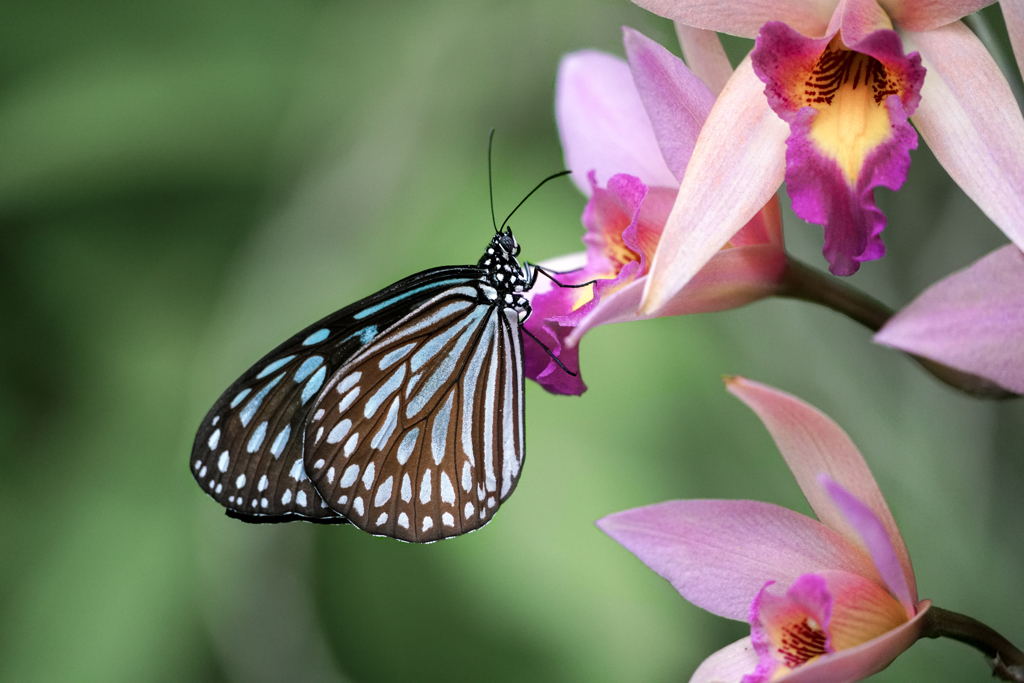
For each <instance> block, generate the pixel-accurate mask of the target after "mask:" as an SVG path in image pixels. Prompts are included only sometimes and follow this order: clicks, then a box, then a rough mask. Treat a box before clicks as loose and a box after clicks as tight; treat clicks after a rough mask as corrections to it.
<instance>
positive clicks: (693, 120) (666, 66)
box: [622, 27, 715, 180]
mask: <svg viewBox="0 0 1024 683" xmlns="http://www.w3.org/2000/svg"><path fill="white" fill-rule="evenodd" d="M622 42H623V43H624V44H625V46H626V56H627V57H628V58H629V68H630V70H631V71H632V72H633V82H634V83H636V89H637V92H639V93H640V100H641V101H642V102H643V103H644V108H645V109H646V110H647V116H648V117H649V118H650V120H651V125H652V127H653V128H654V137H655V138H656V139H657V140H658V145H659V147H661V154H662V156H663V157H664V158H665V162H666V163H667V164H668V167H669V168H670V169H671V170H672V173H673V174H674V175H675V177H676V180H682V178H683V174H684V173H685V172H686V164H687V162H689V161H690V155H691V154H693V146H694V145H695V144H696V143H697V135H698V134H699V133H700V129H701V126H703V125H704V121H705V119H707V117H708V113H709V112H710V111H711V106H712V105H713V104H714V103H715V95H714V94H713V93H712V92H711V91H710V90H709V89H708V86H706V85H704V82H703V81H702V80H700V79H699V78H697V77H696V76H694V75H693V74H692V73H691V72H690V70H689V69H687V68H686V65H685V64H683V60H681V59H679V58H678V57H676V56H675V55H674V54H672V53H671V52H669V51H668V50H666V49H665V48H663V47H662V46H661V45H659V44H658V43H656V42H654V41H653V40H651V39H650V38H648V37H647V36H645V35H643V34H642V33H639V32H637V31H634V30H633V29H631V28H627V27H624V28H623V29H622Z"/></svg>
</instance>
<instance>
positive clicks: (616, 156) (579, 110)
mask: <svg viewBox="0 0 1024 683" xmlns="http://www.w3.org/2000/svg"><path fill="white" fill-rule="evenodd" d="M555 120H556V121H557V123H558V135H559V138H560V139H561V141H562V154H563V155H564V158H565V166H566V168H568V169H570V170H571V171H572V176H571V177H572V180H573V182H574V183H576V187H578V188H579V189H580V191H581V192H583V194H585V195H587V196H588V197H589V196H590V194H591V186H590V182H589V181H588V180H587V175H588V174H589V173H590V171H596V172H597V179H598V182H599V184H601V185H603V184H604V183H605V182H607V181H608V179H609V178H611V177H612V176H613V175H615V174H616V173H628V174H630V175H634V176H637V177H638V178H640V179H641V180H642V181H644V183H646V184H647V185H660V186H666V187H672V186H675V185H676V184H677V182H678V181H677V180H676V178H675V176H674V175H672V171H670V170H669V168H668V166H666V165H665V160H664V159H663V158H662V156H661V150H660V149H659V148H658V141H657V140H656V139H655V138H654V131H653V130H652V129H651V122H650V119H649V118H647V112H646V111H645V110H644V106H643V103H642V102H641V101H640V95H638V94H637V91H636V86H635V85H633V75H632V74H631V73H630V71H629V65H628V64H627V63H626V62H625V61H624V60H622V59H620V58H618V57H614V56H612V55H609V54H606V53H604V52H597V51H595V50H583V51H580V52H572V53H570V54H567V55H566V56H564V57H563V58H562V61H561V63H560V64H559V66H558V75H557V76H556V79H555Z"/></svg>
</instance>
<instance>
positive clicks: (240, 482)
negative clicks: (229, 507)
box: [235, 472, 245, 489]
mask: <svg viewBox="0 0 1024 683" xmlns="http://www.w3.org/2000/svg"><path fill="white" fill-rule="evenodd" d="M243 486H245V473H244V472H243V473H242V474H239V475H238V478H237V479H235V488H236V489H240V488H242V487H243Z"/></svg>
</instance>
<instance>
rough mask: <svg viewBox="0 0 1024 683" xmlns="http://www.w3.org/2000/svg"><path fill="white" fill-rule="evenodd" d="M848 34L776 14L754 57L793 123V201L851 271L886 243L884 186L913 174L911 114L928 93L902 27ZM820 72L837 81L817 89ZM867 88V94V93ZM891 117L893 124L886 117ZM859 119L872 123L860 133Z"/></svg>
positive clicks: (789, 157) (832, 258) (789, 183)
mask: <svg viewBox="0 0 1024 683" xmlns="http://www.w3.org/2000/svg"><path fill="white" fill-rule="evenodd" d="M858 28H859V27H858ZM841 35H842V37H843V39H844V41H845V40H850V42H851V43H852V44H850V45H846V44H845V43H840V44H839V45H836V41H837V40H839V37H838V36H837V35H836V31H834V30H833V31H831V32H830V33H829V34H828V35H826V36H825V37H824V38H819V39H812V38H807V37H804V36H802V35H801V34H799V33H798V32H796V31H795V30H793V29H792V28H791V27H789V26H788V25H786V24H784V23H781V22H771V23H767V24H765V25H764V27H762V29H761V32H760V34H759V35H758V37H757V44H756V47H755V48H754V51H753V52H752V53H751V59H752V62H753V66H754V71H755V72H756V73H757V75H758V77H759V78H760V79H761V80H762V81H764V83H765V95H766V96H767V98H768V102H769V104H770V105H771V107H772V109H773V110H774V111H775V113H776V114H778V115H779V117H780V118H782V119H783V120H784V121H786V122H788V123H789V124H790V131H791V134H790V136H789V139H788V140H787V141H786V146H787V148H786V188H787V190H788V192H789V195H790V197H791V198H792V200H793V210H794V211H795V212H796V214H797V215H798V216H800V217H801V218H803V219H804V220H806V221H809V222H812V223H818V224H820V225H823V226H824V228H825V248H824V250H823V253H824V255H825V258H826V259H827V260H828V262H829V270H831V271H832V273H834V274H836V275H852V274H853V273H855V272H856V271H857V269H858V268H859V267H860V263H861V262H863V261H870V260H874V259H878V258H881V257H882V256H883V255H884V253H885V247H884V245H883V244H882V240H881V237H880V235H881V232H882V230H883V229H884V228H885V216H884V215H883V214H882V212H881V211H880V210H879V209H878V207H877V206H876V205H875V197H874V193H875V188H876V187H886V188H888V189H890V190H898V189H899V188H900V187H901V186H902V185H903V182H904V180H906V177H907V172H908V170H909V169H910V150H912V149H916V148H917V133H916V132H915V131H914V129H913V127H912V126H911V125H910V123H909V122H908V121H907V117H908V116H909V115H910V114H912V113H913V112H914V110H915V109H916V108H917V105H918V102H919V100H920V96H919V90H920V87H921V82H922V81H923V79H924V69H922V68H921V58H920V56H918V55H917V54H916V53H915V54H911V55H904V54H903V46H902V43H901V42H900V38H899V36H898V35H897V34H896V32H895V31H891V30H876V31H871V32H870V33H868V34H867V35H866V36H864V37H862V38H860V39H859V40H856V41H853V40H851V39H850V37H849V36H848V35H846V34H845V33H844V34H841ZM851 35H856V33H855V32H852V31H851ZM862 73H863V75H861V74H862ZM869 75H870V79H871V82H870V83H868V82H867V81H868V80H869ZM836 79H839V80H838V81H837V80H836ZM848 81H853V87H852V88H851V87H849V85H848V84H847V82H848ZM811 82H814V83H824V82H829V83H833V82H834V83H836V84H834V85H829V86H828V87H826V86H824V85H819V86H816V88H817V90H815V91H814V92H812V91H810V90H807V87H806V86H805V85H804V84H805V83H811ZM857 82H860V85H859V87H860V91H858V90H857V88H858V85H857ZM858 92H859V93H865V94H864V95H863V97H867V98H868V99H866V100H864V101H861V99H860V98H861V97H862V95H858V94H857V93H858ZM871 92H873V93H874V100H873V101H872V100H871V99H870V98H869V97H868V95H869V93H871ZM879 108H881V109H879ZM883 110H884V113H883ZM823 117H828V121H829V122H825V121H826V118H823ZM883 117H884V118H885V119H887V120H888V121H887V124H886V125H880V124H881V122H882V118H883ZM836 120H840V121H842V123H840V124H837V123H833V121H836ZM856 126H863V128H864V132H863V133H862V134H861V135H859V136H854V135H852V134H851V130H852V129H853V128H854V127H856Z"/></svg>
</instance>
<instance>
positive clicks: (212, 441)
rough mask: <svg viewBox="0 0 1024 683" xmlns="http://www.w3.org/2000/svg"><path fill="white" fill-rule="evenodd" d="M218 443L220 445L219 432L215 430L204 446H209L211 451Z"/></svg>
mask: <svg viewBox="0 0 1024 683" xmlns="http://www.w3.org/2000/svg"><path fill="white" fill-rule="evenodd" d="M218 443H220V430H219V429H215V430H213V434H210V438H209V439H207V441H206V445H207V446H209V447H210V450H211V451H212V450H214V449H216V448H217V444H218Z"/></svg>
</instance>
